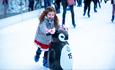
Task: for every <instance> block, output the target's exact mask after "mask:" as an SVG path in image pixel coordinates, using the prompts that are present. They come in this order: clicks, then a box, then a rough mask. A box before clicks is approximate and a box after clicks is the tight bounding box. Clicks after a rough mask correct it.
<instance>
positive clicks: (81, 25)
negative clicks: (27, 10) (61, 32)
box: [0, 2, 115, 70]
mask: <svg viewBox="0 0 115 70" xmlns="http://www.w3.org/2000/svg"><path fill="white" fill-rule="evenodd" d="M101 6H102V7H101V8H98V9H97V11H98V12H97V13H94V11H93V3H92V7H91V14H90V15H91V17H90V18H88V17H87V14H86V16H83V6H82V7H77V6H75V7H74V12H75V22H76V28H75V29H74V28H73V26H72V24H71V14H70V12H69V11H67V14H66V23H65V26H67V27H68V33H69V40H68V42H69V44H70V47H71V50H72V54H73V70H115V22H113V23H112V22H111V12H112V6H111V3H110V2H108V3H107V4H104V3H102V4H101ZM58 17H59V20H60V24H61V19H62V8H61V13H60V14H58ZM13 20H16V19H13ZM6 21H7V20H6ZM38 23H39V20H38V17H35V18H31V19H28V20H23V21H22V22H19V23H15V24H13V25H9V26H7V27H4V28H1V29H0V70H18V69H19V70H48V69H47V68H45V67H43V66H42V56H43V53H42V55H41V58H40V60H39V62H38V63H35V62H34V55H35V52H36V50H37V47H36V46H35V44H34V42H33V41H34V37H35V32H36V29H37V26H38Z"/></svg>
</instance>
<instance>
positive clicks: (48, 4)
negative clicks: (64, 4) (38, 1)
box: [44, 0, 51, 9]
mask: <svg viewBox="0 0 115 70" xmlns="http://www.w3.org/2000/svg"><path fill="white" fill-rule="evenodd" d="M48 6H51V0H44V8H45V9H46V8H47V7H48Z"/></svg>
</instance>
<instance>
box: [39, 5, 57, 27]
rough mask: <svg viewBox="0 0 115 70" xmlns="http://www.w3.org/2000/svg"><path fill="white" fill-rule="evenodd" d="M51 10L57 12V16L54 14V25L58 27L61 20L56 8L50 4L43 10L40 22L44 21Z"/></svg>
mask: <svg viewBox="0 0 115 70" xmlns="http://www.w3.org/2000/svg"><path fill="white" fill-rule="evenodd" d="M49 12H55V16H54V26H55V27H57V26H58V23H59V20H58V17H57V15H56V11H55V9H54V8H53V7H51V6H48V7H47V8H46V9H45V10H44V11H43V12H42V14H41V15H40V17H39V20H40V23H41V22H42V21H44V18H45V16H46V15H47V14H48V13H49Z"/></svg>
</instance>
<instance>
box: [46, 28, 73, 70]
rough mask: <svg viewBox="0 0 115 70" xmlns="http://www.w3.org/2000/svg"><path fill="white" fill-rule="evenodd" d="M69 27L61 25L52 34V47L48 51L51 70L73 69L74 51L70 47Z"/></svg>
mask: <svg viewBox="0 0 115 70" xmlns="http://www.w3.org/2000/svg"><path fill="white" fill-rule="evenodd" d="M67 30H68V29H67V28H65V27H64V26H60V27H59V28H58V29H57V30H56V32H55V33H54V34H47V35H52V39H53V40H52V42H51V47H50V48H49V51H48V67H49V68H50V69H51V70H72V66H73V65H72V63H73V62H72V52H71V49H70V47H69V43H68V39H69V35H68V31H67Z"/></svg>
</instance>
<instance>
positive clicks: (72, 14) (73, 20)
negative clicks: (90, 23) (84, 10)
mask: <svg viewBox="0 0 115 70" xmlns="http://www.w3.org/2000/svg"><path fill="white" fill-rule="evenodd" d="M75 2H76V1H74V4H72V5H69V4H68V2H67V0H61V3H62V7H63V14H62V25H65V16H66V12H67V7H69V10H70V11H71V17H72V25H73V27H74V28H75V27H76V24H75V18H74V16H75V15H74V5H75Z"/></svg>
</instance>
